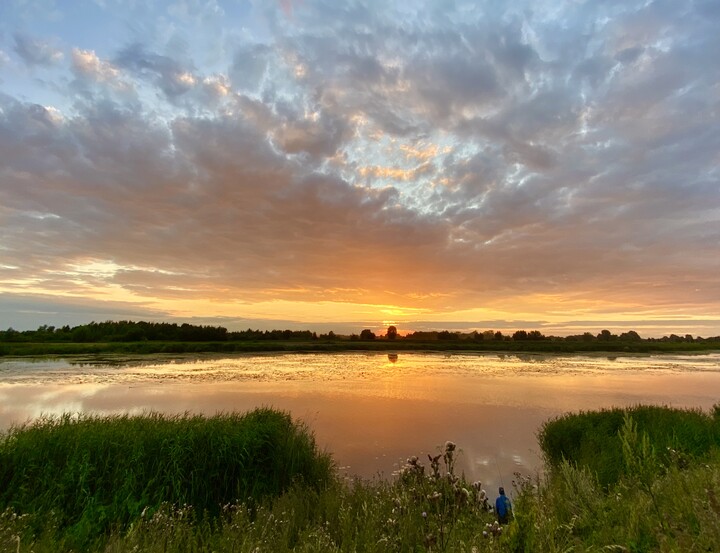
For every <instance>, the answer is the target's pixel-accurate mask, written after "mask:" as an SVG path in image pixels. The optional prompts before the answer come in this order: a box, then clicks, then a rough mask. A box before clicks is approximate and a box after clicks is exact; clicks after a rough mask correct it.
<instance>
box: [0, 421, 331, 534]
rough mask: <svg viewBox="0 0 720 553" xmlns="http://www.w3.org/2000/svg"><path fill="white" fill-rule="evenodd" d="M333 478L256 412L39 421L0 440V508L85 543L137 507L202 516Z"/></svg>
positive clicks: (289, 432) (294, 428)
mask: <svg viewBox="0 0 720 553" xmlns="http://www.w3.org/2000/svg"><path fill="white" fill-rule="evenodd" d="M332 475H333V470H332V461H331V458H330V456H329V455H328V454H325V453H321V452H319V451H318V449H317V447H316V444H315V441H314V438H313V436H312V434H311V433H310V432H309V431H308V430H307V429H306V428H305V427H303V426H301V425H299V424H297V423H294V422H293V421H292V420H291V418H290V416H289V415H288V414H286V413H282V412H278V411H274V410H271V409H258V410H255V411H252V412H250V413H247V414H244V415H240V414H235V413H231V414H220V415H216V416H214V417H207V418H206V417H203V416H200V415H196V416H189V415H184V416H174V417H171V416H165V415H160V414H157V413H151V414H147V415H144V416H138V417H132V416H116V417H109V418H100V417H93V416H86V415H81V416H78V417H75V416H71V415H64V416H61V417H55V418H53V417H49V418H41V419H39V420H37V421H36V422H34V423H32V424H30V425H27V426H23V427H19V428H14V429H12V430H11V431H10V432H9V433H8V434H7V435H6V436H5V437H4V438H3V440H2V441H1V442H0V509H4V508H11V509H12V510H13V511H14V512H16V513H31V514H33V515H34V520H35V521H36V523H41V524H43V523H44V517H52V518H53V520H54V524H56V526H57V528H58V529H59V530H60V531H61V532H62V534H63V535H66V536H68V538H69V540H70V542H69V543H74V544H78V545H87V544H88V543H90V542H92V540H94V539H96V538H97V537H98V536H100V535H102V534H103V533H105V532H107V531H108V530H110V529H111V528H124V527H126V526H127V525H128V524H129V523H130V522H131V521H133V520H136V519H138V518H139V517H140V515H141V514H142V513H143V511H145V513H146V514H147V512H148V511H147V509H149V510H150V512H152V511H153V510H155V509H158V508H159V507H160V506H161V505H163V504H170V505H178V506H182V505H192V508H193V509H194V511H195V512H196V513H199V514H201V515H203V516H205V515H209V516H213V515H217V514H218V513H219V512H220V509H221V506H222V505H225V504H228V503H233V502H237V501H243V502H245V503H248V504H253V503H257V502H259V501H261V500H262V499H263V498H264V497H267V496H270V495H272V496H277V495H280V494H281V493H283V492H284V491H286V490H287V489H289V488H290V486H291V485H293V484H294V483H296V482H304V483H306V484H307V485H309V486H314V487H319V486H322V485H325V484H327V483H328V482H329V481H330V479H331V477H332Z"/></svg>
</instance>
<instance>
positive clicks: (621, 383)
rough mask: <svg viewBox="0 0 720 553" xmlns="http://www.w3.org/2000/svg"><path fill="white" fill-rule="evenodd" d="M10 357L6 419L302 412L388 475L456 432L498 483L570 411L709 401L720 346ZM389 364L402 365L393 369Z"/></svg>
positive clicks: (471, 459) (477, 470)
mask: <svg viewBox="0 0 720 553" xmlns="http://www.w3.org/2000/svg"><path fill="white" fill-rule="evenodd" d="M89 361H90V362H88V359H87V358H86V359H85V360H84V361H83V365H77V364H76V365H73V364H71V363H70V362H69V361H67V360H52V361H48V360H43V361H42V362H36V363H30V362H27V361H25V360H22V361H21V360H4V361H0V426H1V427H5V428H7V427H8V426H10V425H11V424H20V423H23V422H25V421H27V420H30V419H34V418H37V417H38V416H40V415H42V414H52V413H55V414H60V413H63V412H92V413H98V414H115V413H128V412H129V413H142V412H144V411H161V412H165V413H183V412H186V411H188V412H201V413H205V414H214V413H216V412H218V411H245V410H249V409H252V408H254V407H258V406H273V407H276V408H279V409H283V410H286V411H289V412H291V413H292V414H293V415H294V416H296V417H298V418H301V419H302V420H304V421H306V422H307V423H308V424H309V425H310V427H311V428H312V429H313V431H314V432H315V434H316V437H317V439H318V442H319V443H320V444H321V445H322V446H323V447H326V448H328V449H329V450H330V451H332V452H333V454H334V456H335V459H336V461H337V463H338V464H339V465H340V466H343V467H346V469H345V470H346V471H347V472H348V473H350V474H359V475H362V476H366V477H372V476H375V475H377V474H382V475H384V476H389V475H390V474H391V473H392V472H393V471H394V470H396V469H397V468H398V464H399V462H400V461H403V460H404V459H405V458H407V457H408V456H410V455H418V456H421V457H422V458H427V457H426V455H427V454H436V453H437V450H436V447H440V445H441V444H444V443H445V441H446V440H452V441H454V442H455V443H457V444H458V447H459V448H460V449H461V451H462V453H461V455H460V457H459V465H458V467H459V469H461V470H463V471H464V472H465V474H466V475H467V476H468V477H470V478H472V479H480V480H482V481H483V482H484V483H485V485H487V486H495V485H496V484H497V482H498V480H499V479H500V478H503V479H505V480H506V481H509V480H511V479H512V473H513V472H514V471H517V470H519V471H521V472H532V471H534V470H535V469H536V468H538V467H539V466H540V458H539V454H538V449H537V445H536V439H535V435H536V432H537V430H538V428H539V427H540V425H541V424H542V423H543V422H544V421H545V420H547V419H548V418H550V417H552V416H555V415H558V414H560V413H563V412H567V411H577V410H580V409H594V408H602V407H610V406H615V405H634V404H637V403H657V404H666V405H674V406H689V407H699V408H705V409H709V408H711V407H712V405H713V404H714V403H715V402H716V401H717V397H716V394H715V391H716V390H718V389H720V356H718V355H714V356H693V357H682V356H666V357H650V356H644V357H638V356H634V357H625V356H620V357H618V358H617V359H615V360H614V361H612V362H610V361H608V360H607V359H606V358H603V357H552V356H546V357H543V356H529V357H528V356H522V357H519V356H511V355H505V356H503V357H502V358H501V357H500V356H497V355H467V354H455V355H446V354H412V353H403V356H402V358H401V359H397V358H395V361H393V360H392V359H391V357H390V356H389V355H388V356H387V358H386V355H385V354H364V353H362V354H356V353H353V354H337V355H334V354H333V355H312V354H291V355H278V354H272V355H243V356H234V357H230V358H228V357H221V356H200V357H197V356H196V357H194V358H190V357H178V358H159V357H145V358H143V359H142V361H143V362H142V363H138V362H135V361H133V362H130V363H128V364H123V363H122V362H120V358H114V359H112V360H111V362H109V363H107V362H105V361H107V360H106V359H104V360H102V362H101V360H96V361H98V362H96V363H93V362H92V359H90V360H89ZM390 368H392V370H389V369H390Z"/></svg>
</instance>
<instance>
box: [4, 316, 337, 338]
mask: <svg viewBox="0 0 720 553" xmlns="http://www.w3.org/2000/svg"><path fill="white" fill-rule="evenodd" d="M320 336H321V337H323V338H329V339H332V338H334V337H335V334H334V333H333V332H330V333H329V334H322V335H320ZM318 338H319V337H318V335H317V334H316V333H315V332H310V331H309V330H252V329H248V330H242V331H238V332H229V331H228V329H227V328H225V327H222V326H209V325H207V326H206V325H191V324H188V323H183V324H180V325H178V324H177V323H151V322H145V321H139V322H134V321H106V322H103V323H96V322H91V323H89V324H85V325H79V326H74V327H70V326H62V327H54V326H48V325H42V326H40V327H39V328H38V329H37V330H25V331H18V330H14V329H12V328H9V329H7V330H0V342H73V343H94V342H143V341H159V342H226V341H249V340H252V341H257V340H317V339H318Z"/></svg>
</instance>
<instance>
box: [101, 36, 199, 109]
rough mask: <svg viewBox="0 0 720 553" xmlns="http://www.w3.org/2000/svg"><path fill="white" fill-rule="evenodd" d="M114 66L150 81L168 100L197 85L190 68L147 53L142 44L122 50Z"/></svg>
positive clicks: (175, 61) (162, 56)
mask: <svg viewBox="0 0 720 553" xmlns="http://www.w3.org/2000/svg"><path fill="white" fill-rule="evenodd" d="M114 64H115V65H117V66H118V67H120V68H123V69H127V70H128V71H131V72H133V73H135V74H136V75H138V76H139V77H141V78H144V79H150V80H151V81H152V82H153V83H154V84H155V85H156V86H158V87H159V88H160V89H161V90H162V91H163V92H164V93H165V94H166V95H167V96H168V97H169V98H175V97H178V96H182V95H183V94H185V93H187V92H188V91H190V90H191V89H192V88H194V87H195V85H196V84H197V83H198V78H197V77H196V75H195V74H194V70H193V68H192V67H186V66H184V65H183V64H182V63H180V62H179V61H177V60H175V59H173V58H171V57H169V56H164V55H161V54H156V53H153V52H148V51H147V50H146V49H145V47H144V46H143V45H142V44H138V43H136V44H132V45H130V46H128V47H126V48H125V49H123V50H122V51H121V52H120V54H119V55H118V57H117V58H116V59H115V60H114Z"/></svg>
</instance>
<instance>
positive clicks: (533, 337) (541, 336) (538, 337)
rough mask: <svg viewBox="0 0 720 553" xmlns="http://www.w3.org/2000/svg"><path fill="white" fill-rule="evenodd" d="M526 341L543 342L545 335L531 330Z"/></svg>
mask: <svg viewBox="0 0 720 553" xmlns="http://www.w3.org/2000/svg"><path fill="white" fill-rule="evenodd" d="M527 339H528V340H544V339H545V335H544V334H543V333H542V332H540V331H539V330H531V331H530V332H528V335H527Z"/></svg>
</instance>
